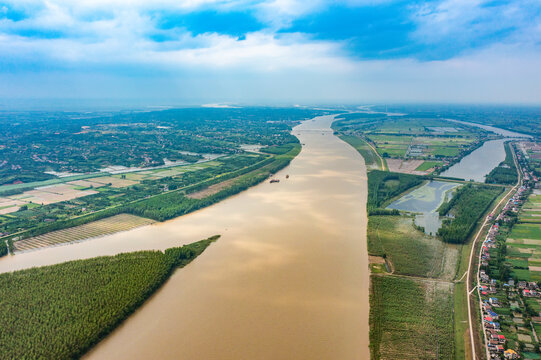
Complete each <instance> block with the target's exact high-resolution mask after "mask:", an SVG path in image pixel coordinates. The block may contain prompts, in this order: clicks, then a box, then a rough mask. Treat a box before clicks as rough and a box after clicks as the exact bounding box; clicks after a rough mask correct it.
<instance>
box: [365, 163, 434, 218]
mask: <svg viewBox="0 0 541 360" xmlns="http://www.w3.org/2000/svg"><path fill="white" fill-rule="evenodd" d="M425 179H426V178H425V177H423V176H416V175H409V174H402V173H393V172H386V171H379V170H374V171H371V172H369V173H368V205H367V206H368V211H373V210H374V209H376V208H379V207H381V206H382V205H383V204H384V203H385V202H386V201H388V200H390V199H392V198H393V197H394V196H397V195H399V194H401V193H403V192H404V191H406V190H408V189H410V188H412V187H414V186H417V185H420V184H421V183H422V182H423V180H425Z"/></svg>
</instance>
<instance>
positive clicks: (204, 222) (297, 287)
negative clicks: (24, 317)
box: [0, 116, 369, 360]
mask: <svg viewBox="0 0 541 360" xmlns="http://www.w3.org/2000/svg"><path fill="white" fill-rule="evenodd" d="M332 120H333V116H323V117H318V118H315V119H314V120H308V121H305V122H303V123H302V124H300V125H298V126H297V127H296V128H295V129H294V130H293V134H295V135H296V136H298V138H299V139H300V141H301V143H303V144H304V146H303V150H302V151H301V153H300V154H299V155H298V156H297V157H296V158H295V159H294V160H293V161H292V162H291V164H290V166H289V167H287V168H285V169H284V170H282V171H281V172H279V173H278V174H277V175H276V177H277V178H278V179H280V182H279V183H276V184H270V183H269V182H265V183H262V184H260V185H257V186H255V187H253V188H251V189H249V190H247V191H244V192H242V193H240V194H239V195H236V196H233V197H231V198H229V199H226V200H224V201H222V202H220V203H218V204H215V205H213V206H210V207H208V208H206V209H202V210H200V211H197V212H194V213H192V214H189V215H186V216H182V217H180V218H177V219H174V220H171V221H167V222H164V223H160V224H154V225H150V226H146V227H142V228H138V229H134V230H131V231H127V232H123V233H118V234H114V235H110V236H105V237H102V238H98V239H93V240H88V241H85V242H81V243H76V244H72V245H66V246H59V247H55V248H48V249H44V250H40V251H34V252H28V253H23V254H19V255H16V256H10V257H8V258H6V259H2V260H0V272H3V271H10V270H13V269H20V268H26V267H29V266H35V265H45V264H52V263H58V262H62V261H66V260H71V259H80V258H88V257H94V256H98V255H109V254H116V253H119V252H126V251H134V250H142V249H166V248H168V247H172V246H178V245H181V244H185V243H190V242H193V241H196V240H199V239H202V238H206V237H208V236H211V235H214V234H221V235H222V237H221V238H220V239H219V240H218V241H217V242H216V243H214V244H212V245H211V246H210V247H209V248H208V249H207V250H206V251H205V252H204V253H203V254H202V255H201V256H199V257H198V258H197V259H196V260H195V261H194V262H192V263H191V264H190V265H188V266H187V267H185V268H183V269H182V270H179V271H176V272H175V273H174V274H173V276H172V277H171V278H170V279H169V281H167V283H166V284H165V285H164V286H163V287H162V288H161V289H160V290H159V291H158V292H157V293H156V294H155V295H154V296H153V297H152V298H151V299H149V301H147V302H146V303H145V304H144V305H143V306H142V307H141V308H140V309H139V310H138V311H137V312H136V313H135V314H133V315H132V316H131V317H130V318H128V319H127V320H126V321H125V322H124V323H123V324H122V325H121V326H120V327H119V328H117V329H116V330H115V331H114V332H113V333H112V334H111V335H109V336H108V337H107V338H106V339H104V340H103V341H102V342H101V343H99V344H98V345H97V346H96V347H95V348H94V349H93V350H92V351H91V352H89V353H88V354H87V355H86V358H89V359H211V360H213V359H220V360H225V359H235V360H238V359H273V360H276V359H310V360H313V359H347V360H350V359H367V358H369V349H368V330H369V329H368V312H369V304H368V292H369V268H368V256H367V250H366V225H367V224H366V194H367V188H366V169H365V165H364V161H363V159H362V157H361V156H360V155H359V154H358V153H357V152H356V151H355V150H354V149H353V148H351V147H350V146H349V145H347V144H346V143H344V142H342V141H341V140H340V139H338V138H337V137H336V136H334V135H333V133H332V130H331V129H330V124H331V122H332ZM286 174H289V176H290V177H289V179H286V178H285V176H286Z"/></svg>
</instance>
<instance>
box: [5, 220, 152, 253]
mask: <svg viewBox="0 0 541 360" xmlns="http://www.w3.org/2000/svg"><path fill="white" fill-rule="evenodd" d="M154 222H155V221H154V220H151V219H146V218H142V217H139V216H134V215H129V214H119V215H115V216H112V217H109V218H106V219H102V220H97V221H94V222H91V223H88V224H84V225H80V226H75V227H72V228H68V229H62V230H57V231H53V232H50V233H47V234H43V235H39V236H34V237H31V238H28V239H24V240H19V241H15V242H14V243H13V246H14V248H15V252H18V251H26V250H32V249H38V248H42V247H47V246H55V245H59V244H65V243H69V242H73V241H80V240H85V239H90V238H94V237H98V236H103V235H108V234H113V233H116V232H120V231H126V230H130V229H134V228H137V227H140V226H144V225H149V224H152V223H154Z"/></svg>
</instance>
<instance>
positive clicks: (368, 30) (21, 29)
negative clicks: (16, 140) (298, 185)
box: [0, 0, 541, 104]
mask: <svg viewBox="0 0 541 360" xmlns="http://www.w3.org/2000/svg"><path fill="white" fill-rule="evenodd" d="M540 69H541V1H539V0H512V1H511V0H508V1H506V0H431V1H404V0H344V1H338V0H335V1H324V0H309V1H306V0H269V1H266V0H256V1H253V0H232V1H225V0H155V1H150V0H146V1H143V0H131V1H130V0H0V97H1V98H3V99H12V98H13V99H24V98H42V99H43V98H44V99H48V98H51V99H53V98H56V99H62V98H69V99H79V98H80V99H103V98H107V99H108V100H109V101H110V100H111V99H113V100H114V99H119V100H126V99H132V100H136V101H143V102H144V101H149V102H153V103H159V102H163V103H192V104H195V103H205V102H232V103H262V104H272V103H276V104H294V103H304V104H314V103H353V102H358V103H367V102H368V103H369V102H466V103H472V102H483V103H487V102H488V103H494V102H503V103H536V104H539V103H541V70H540Z"/></svg>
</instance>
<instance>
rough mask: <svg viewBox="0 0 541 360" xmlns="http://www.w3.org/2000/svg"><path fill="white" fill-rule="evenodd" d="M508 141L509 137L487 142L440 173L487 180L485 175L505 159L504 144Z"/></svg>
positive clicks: (475, 179)
mask: <svg viewBox="0 0 541 360" xmlns="http://www.w3.org/2000/svg"><path fill="white" fill-rule="evenodd" d="M506 141H508V139H500V140H490V141H487V142H485V143H484V144H483V145H482V146H481V147H480V148H479V149H476V150H474V151H472V152H471V153H470V154H468V155H466V156H465V157H463V158H462V160H460V162H458V163H457V164H455V165H453V166H451V167H450V168H449V169H447V170H445V171H444V172H442V173H441V174H440V175H441V176H449V177H455V178H460V179H464V180H474V181H477V182H485V176H487V175H488V174H489V173H490V172H491V171H492V169H494V168H495V167H496V166H498V165H499V164H500V163H501V162H502V161H504V160H505V147H504V145H503V144H504V142H506Z"/></svg>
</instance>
